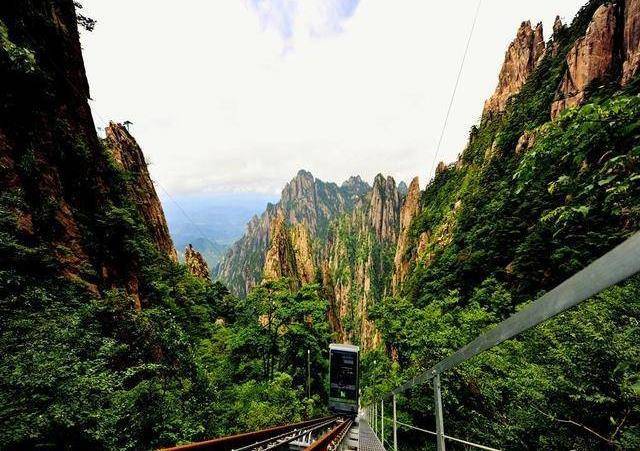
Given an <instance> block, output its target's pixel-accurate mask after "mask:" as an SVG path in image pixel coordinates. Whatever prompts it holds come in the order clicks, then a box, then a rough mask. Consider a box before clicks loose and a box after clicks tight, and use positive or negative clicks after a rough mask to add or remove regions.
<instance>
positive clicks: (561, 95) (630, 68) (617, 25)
mask: <svg viewBox="0 0 640 451" xmlns="http://www.w3.org/2000/svg"><path fill="white" fill-rule="evenodd" d="M566 64H567V69H566V72H565V75H564V78H563V79H562V83H561V84H560V86H559V87H558V91H557V93H556V99H555V101H554V102H553V104H552V105H551V117H552V118H555V117H557V116H558V115H559V114H560V113H561V112H562V111H563V110H565V109H566V108H570V107H574V106H578V105H582V104H583V103H584V102H585V101H586V100H587V99H588V98H589V96H590V94H591V92H592V91H597V90H598V89H599V88H600V87H601V86H603V85H614V86H617V85H618V84H619V85H621V86H626V85H627V84H629V83H630V82H631V81H632V80H633V79H634V77H636V75H637V73H638V68H639V67H640V2H639V1H638V0H628V1H626V2H616V3H604V4H602V5H600V6H599V7H598V9H596V11H595V12H594V14H593V16H592V18H591V21H590V23H589V26H588V27H587V30H586V32H585V34H584V35H583V36H581V37H580V38H578V39H577V40H576V41H575V43H574V44H573V47H571V50H569V53H568V54H567V57H566Z"/></svg>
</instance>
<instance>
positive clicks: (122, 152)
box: [105, 122, 178, 262]
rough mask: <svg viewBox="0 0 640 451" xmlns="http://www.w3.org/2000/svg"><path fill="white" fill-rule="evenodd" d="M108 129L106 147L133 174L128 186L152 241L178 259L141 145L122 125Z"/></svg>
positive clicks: (113, 125)
mask: <svg viewBox="0 0 640 451" xmlns="http://www.w3.org/2000/svg"><path fill="white" fill-rule="evenodd" d="M105 132H106V144H107V148H108V149H109V150H110V151H111V153H112V155H113V158H114V159H115V160H116V162H117V163H118V164H119V165H121V167H122V169H124V170H125V171H126V172H127V173H129V174H130V175H131V177H132V180H131V183H129V185H128V186H129V188H130V189H129V191H130V196H131V199H132V200H133V201H134V203H135V205H136V207H137V208H138V211H139V212H140V215H141V216H142V218H144V221H145V223H146V224H147V225H148V229H149V232H150V233H151V236H152V239H153V242H154V243H155V245H156V246H157V248H158V250H159V251H160V252H162V253H164V254H166V255H167V257H169V258H170V259H171V260H172V261H174V262H177V261H178V255H177V253H176V250H175V248H174V246H173V241H172V240H171V236H170V235H169V227H168V226H167V221H166V219H165V217H164V212H163V211H162V205H161V204H160V199H158V194H157V193H156V189H155V187H154V186H153V181H152V180H151V176H150V175H149V169H148V168H147V162H146V161H145V159H144V155H143V153H142V150H141V149H140V146H138V143H137V142H136V140H135V139H134V138H133V136H131V134H129V131H128V130H127V129H126V128H125V127H124V126H123V125H121V124H115V123H113V122H111V123H110V124H109V125H108V126H107V128H106V129H105Z"/></svg>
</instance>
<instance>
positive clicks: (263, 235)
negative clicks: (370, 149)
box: [218, 170, 371, 296]
mask: <svg viewBox="0 0 640 451" xmlns="http://www.w3.org/2000/svg"><path fill="white" fill-rule="evenodd" d="M370 189H371V188H370V187H369V185H367V184H366V183H364V182H363V181H362V179H360V177H352V178H350V179H349V180H347V181H346V182H344V183H343V184H342V186H338V185H336V184H335V183H326V182H323V181H322V180H319V179H316V178H314V177H313V175H311V174H310V173H309V172H307V171H303V170H301V171H299V172H298V174H297V175H296V177H295V178H293V179H292V180H291V181H290V182H289V183H287V185H286V186H285V187H284V189H283V190H282V194H281V198H280V201H279V202H278V203H277V204H275V205H273V204H270V205H269V206H267V209H266V211H265V212H264V213H263V214H262V215H261V216H260V217H258V216H256V217H254V218H253V219H252V220H251V221H250V222H249V224H247V231H246V233H245V234H244V236H243V237H242V238H241V239H240V240H239V241H237V242H236V243H235V244H234V245H233V246H232V247H231V249H229V251H228V252H227V254H226V256H225V257H224V259H223V260H222V262H221V263H220V270H219V272H218V277H219V278H220V280H221V281H223V282H224V283H226V284H227V286H228V287H229V289H230V290H231V291H232V292H234V293H235V294H238V295H240V296H244V295H246V294H247V293H248V291H249V290H250V289H251V287H253V286H255V285H256V284H258V283H259V282H260V280H261V279H262V276H263V270H264V267H265V256H266V254H267V251H268V250H269V247H270V237H271V236H272V234H273V229H274V226H275V224H276V223H277V222H278V217H279V216H282V218H283V220H284V221H285V223H286V224H287V225H292V224H303V225H304V226H305V227H306V229H307V231H308V233H309V235H310V237H313V238H320V239H326V236H327V233H328V230H329V223H330V221H331V220H333V219H334V218H336V217H337V216H339V215H341V214H343V213H345V212H348V211H351V210H352V209H353V207H354V205H355V204H356V203H357V202H358V200H359V199H360V198H361V197H362V196H363V195H364V194H365V193H367V192H368V191H369V190H370Z"/></svg>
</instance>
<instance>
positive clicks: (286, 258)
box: [263, 214, 316, 288]
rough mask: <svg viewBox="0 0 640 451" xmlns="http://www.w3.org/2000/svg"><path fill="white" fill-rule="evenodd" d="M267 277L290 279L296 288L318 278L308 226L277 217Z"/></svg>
mask: <svg viewBox="0 0 640 451" xmlns="http://www.w3.org/2000/svg"><path fill="white" fill-rule="evenodd" d="M263 277H264V279H266V280H277V279H280V278H283V277H284V278H288V279H289V280H290V282H291V284H292V287H293V288H299V287H300V286H301V285H302V284H307V283H311V282H313V281H314V280H315V278H316V268H315V262H314V259H313V251H312V249H311V238H310V236H309V231H308V229H307V226H306V225H304V224H302V223H295V224H293V225H291V226H288V225H287V224H286V223H285V218H284V216H283V215H282V214H279V215H278V216H277V217H276V220H275V223H274V226H273V230H272V234H271V239H270V245H269V250H268V251H267V254H266V256H265V263H264V270H263Z"/></svg>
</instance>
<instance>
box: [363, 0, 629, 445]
mask: <svg viewBox="0 0 640 451" xmlns="http://www.w3.org/2000/svg"><path fill="white" fill-rule="evenodd" d="M600 3H601V2H591V3H590V4H589V5H587V6H586V7H585V8H584V9H583V11H582V12H581V14H580V15H579V16H578V17H577V19H576V20H575V21H574V24H573V25H572V27H570V28H568V29H567V30H565V31H563V34H562V36H561V41H560V50H559V52H558V54H557V55H552V54H551V52H548V53H547V55H546V56H545V59H544V60H543V62H542V63H541V64H540V66H539V67H538V69H537V70H536V72H535V73H534V75H533V76H532V77H531V78H530V80H529V81H528V83H527V84H526V85H525V87H524V88H523V89H522V91H521V93H520V94H518V95H517V96H515V97H514V99H513V100H512V102H511V104H510V106H509V107H508V108H507V110H506V111H505V113H504V114H502V115H499V116H497V117H494V118H485V119H484V121H483V122H482V123H481V124H480V126H479V127H475V128H474V129H473V130H472V133H471V137H470V143H469V146H468V147H467V149H466V150H465V152H464V153H463V155H462V159H461V164H459V165H457V166H451V167H449V168H448V169H447V170H446V171H445V172H443V173H441V174H439V175H437V176H436V178H435V180H434V181H433V182H432V183H431V184H430V185H429V186H428V187H427V190H426V191H425V193H424V195H423V199H422V207H423V208H422V212H421V214H420V216H419V217H418V218H416V220H415V221H414V223H413V225H412V234H411V235H412V240H413V250H414V253H413V255H416V253H417V252H416V248H417V243H418V241H419V238H420V236H421V235H422V234H425V235H424V236H427V237H428V239H427V242H428V251H429V253H430V255H422V256H421V255H418V257H417V262H416V263H415V264H414V267H413V269H412V271H411V274H410V276H409V277H408V279H407V280H406V282H405V284H404V286H403V289H402V293H401V296H399V297H397V298H388V299H386V300H385V301H384V302H382V303H380V304H378V305H376V306H375V307H374V308H373V310H372V312H371V317H372V318H373V319H374V320H375V323H376V325H377V327H378V329H379V331H380V332H381V334H382V336H383V341H384V342H385V343H386V346H387V350H388V351H391V350H393V351H394V352H397V362H394V363H392V362H390V361H389V358H388V357H385V356H384V355H382V356H380V355H378V358H377V364H376V365H371V364H370V362H369V366H365V368H366V369H367V370H368V371H370V372H374V371H378V372H380V369H379V368H380V367H382V368H383V371H382V374H389V377H388V378H386V379H384V380H383V381H380V380H378V379H377V378H370V377H369V376H366V377H367V378H368V379H369V383H368V384H367V385H368V386H366V388H365V396H366V397H367V398H373V397H375V396H376V395H379V394H380V393H382V392H383V391H384V390H386V389H388V388H389V387H392V386H394V385H396V384H397V383H398V382H399V381H404V380H406V379H408V378H410V377H411V376H412V375H414V374H416V373H418V372H419V371H420V370H423V369H426V368H429V367H431V366H432V365H433V364H435V363H436V362H438V361H439V360H440V359H442V358H444V357H446V356H448V355H450V354H451V353H453V352H454V351H455V350H456V349H458V348H460V347H461V346H463V345H464V344H466V343H468V342H469V341H470V340H472V339H473V338H475V337H476V336H478V335H479V334H480V333H482V332H483V331H485V330H486V329H487V328H488V327H490V326H491V325H493V324H496V323H498V322H499V321H501V320H503V319H504V318H506V317H508V316H509V315H511V314H513V313H514V312H515V311H517V310H518V309H520V308H522V306H524V305H526V304H527V303H528V302H531V301H532V300H534V299H536V297H537V296H539V295H540V294H541V293H544V292H545V291H547V290H549V289H551V288H553V287H554V286H556V285H557V284H559V283H560V282H562V281H563V280H565V279H566V278H567V277H569V276H571V275H572V274H574V273H575V272H577V271H578V270H580V269H582V268H583V267H584V266H586V265H587V264H589V263H590V262H591V261H593V260H594V259H596V258H597V257H599V256H600V255H602V254H604V253H605V252H607V251H608V250H610V249H611V248H613V247H614V246H615V245H617V244H618V243H620V242H621V241H623V240H624V239H625V238H627V237H629V236H630V235H631V234H632V233H634V232H636V231H638V230H639V229H640V98H639V97H638V88H637V85H634V84H632V85H631V86H629V87H628V88H627V89H625V90H615V89H612V87H611V86H604V87H603V88H601V90H599V91H595V92H593V93H592V96H591V99H590V101H589V103H587V104H586V105H584V106H582V107H580V108H574V109H571V110H568V111H566V112H564V113H563V114H562V115H561V116H560V117H559V118H557V119H556V120H555V121H550V119H549V111H550V104H551V101H552V100H553V94H554V92H555V90H556V87H557V86H558V83H559V78H560V76H561V74H562V73H563V70H564V57H565V56H564V55H565V54H566V51H567V49H568V48H569V47H570V46H571V43H572V42H573V41H574V40H575V38H576V37H577V36H580V35H582V34H583V33H584V29H585V27H586V25H587V23H588V18H590V17H591V15H592V13H593V10H594V9H595V8H596V7H597V6H598V5H599V4H600ZM525 132H528V133H529V134H530V135H531V136H532V137H533V140H532V142H533V144H532V145H530V146H528V147H527V146H525V147H523V148H522V150H521V152H520V153H519V154H517V153H516V144H517V142H518V140H519V138H520V136H522V135H523V134H524V133H525ZM639 294H640V279H638V278H637V277H636V278H634V279H632V280H630V281H628V282H626V283H624V284H621V285H620V286H617V287H614V288H612V289H609V290H607V291H605V292H604V293H602V294H600V295H598V296H596V297H595V298H594V299H593V300H591V301H589V302H587V303H585V304H583V305H581V306H580V307H578V308H576V309H573V310H571V311H569V312H567V313H565V314H563V315H561V316H559V317H557V318H555V319H553V320H552V321H549V322H547V323H545V324H544V325H542V326H540V327H537V328H535V329H533V330H531V331H529V332H527V333H525V334H523V335H522V336H520V337H518V338H517V339H515V340H510V341H508V342H505V343H504V344H502V345H501V346H499V347H497V348H495V349H493V350H491V351H489V352H486V353H484V354H482V355H481V356H478V357H477V358H475V359H473V360H472V361H470V362H468V363H466V364H464V365H462V366H460V367H458V368H456V369H455V370H452V371H449V372H447V373H445V374H444V375H443V387H444V393H443V396H444V398H443V401H444V405H445V428H446V431H447V433H448V434H449V435H452V436H456V437H461V438H465V439H470V440H472V441H475V442H477V443H483V444H486V445H489V446H494V447H497V448H501V449H610V448H611V449H613V448H623V449H637V448H638V447H639V446H640V408H639V407H638V406H639V405H640V389H639V387H640V385H638V383H639V381H640V379H639V378H640V365H639V363H638V362H640V359H639V356H640V339H639V337H640V334H639V332H640V330H639V326H638V324H640V303H639V301H638V299H639V296H638V295H639ZM432 396H433V395H432V391H431V388H430V387H429V386H428V385H427V386H425V387H423V388H421V389H415V390H413V391H411V392H410V393H408V394H407V396H406V398H405V397H404V396H403V397H401V398H400V400H399V409H400V412H401V414H400V415H401V418H402V419H404V420H406V421H407V422H410V423H412V424H415V425H417V426H422V427H426V428H427V429H432V428H433V427H434V426H433V425H434V419H433V407H432V405H433V398H432ZM404 420H403V421H404ZM425 441H427V442H430V438H429V437H428V436H424V437H423V436H416V434H415V433H408V432H403V433H401V442H402V443H403V446H405V447H407V448H408V449H411V448H416V449H422V447H423V443H424V442H425Z"/></svg>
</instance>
